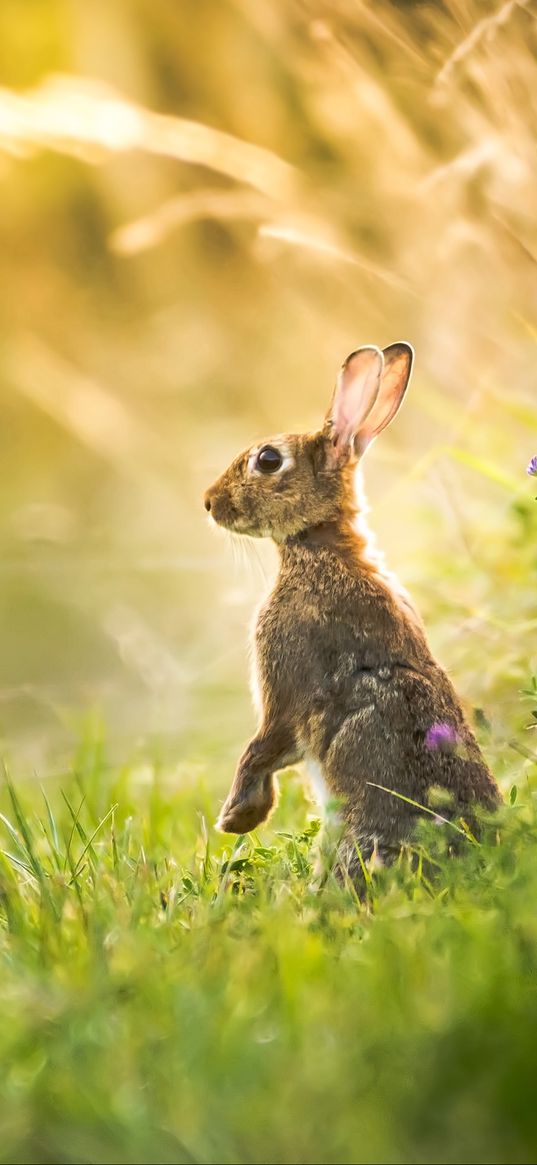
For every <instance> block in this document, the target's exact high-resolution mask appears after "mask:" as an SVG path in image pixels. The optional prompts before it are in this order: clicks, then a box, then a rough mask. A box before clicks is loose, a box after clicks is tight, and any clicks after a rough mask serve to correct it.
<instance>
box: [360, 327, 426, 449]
mask: <svg viewBox="0 0 537 1165" xmlns="http://www.w3.org/2000/svg"><path fill="white" fill-rule="evenodd" d="M383 357H384V371H383V373H382V377H381V381H380V388H379V391H378V394H377V397H376V400H375V403H374V405H373V408H372V409H371V410H370V412H368V414H367V417H366V418H365V421H364V423H363V425H362V426H361V427H360V431H359V432H358V433H357V435H356V442H355V447H356V452H357V454H358V455H361V454H362V453H364V452H365V450H366V449H367V446H368V445H369V444H370V442H371V441H372V440H373V439H374V438H375V437H377V436H378V434H379V433H381V432H382V430H383V429H385V428H386V426H387V425H389V423H390V421H393V418H394V416H395V414H396V413H397V412H398V411H399V409H400V407H401V404H402V403H403V397H404V395H405V392H406V390H407V388H408V384H409V381H410V374H411V372H412V364H413V361H414V349H413V348H412V346H411V344H407V343H406V342H405V341H404V340H401V341H400V342H399V343H397V344H390V346H389V348H385V349H384V352H383Z"/></svg>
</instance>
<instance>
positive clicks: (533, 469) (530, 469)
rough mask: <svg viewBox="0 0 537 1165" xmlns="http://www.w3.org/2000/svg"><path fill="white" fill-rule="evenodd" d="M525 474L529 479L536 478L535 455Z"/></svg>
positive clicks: (536, 459)
mask: <svg viewBox="0 0 537 1165" xmlns="http://www.w3.org/2000/svg"><path fill="white" fill-rule="evenodd" d="M526 473H528V474H529V476H530V477H537V453H536V454H535V457H532V459H531V461H530V463H529V465H528V468H527V470H526Z"/></svg>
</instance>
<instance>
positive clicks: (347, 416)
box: [325, 344, 384, 465]
mask: <svg viewBox="0 0 537 1165" xmlns="http://www.w3.org/2000/svg"><path fill="white" fill-rule="evenodd" d="M383 369H384V356H383V354H382V352H381V350H380V348H376V347H375V346H374V345H372V344H371V345H369V344H368V345H367V346H366V347H363V348H358V349H357V351H356V352H351V354H350V356H347V359H346V361H345V363H344V364H343V365H342V368H341V370H340V372H339V375H338V378H337V381H336V387H335V390H334V396H333V398H332V404H331V405H330V409H329V410H328V414H327V417H326V421H325V430H326V431H327V433H328V436H329V440H330V460H331V461H332V463H333V464H334V465H338V464H341V463H342V462H343V461H346V460H347V458H348V457H349V456H350V455H351V453H352V452H353V448H354V440H355V437H356V435H357V433H358V432H359V431H360V430H361V429H362V427H363V425H364V422H365V421H366V419H367V417H368V416H369V414H370V412H371V410H372V409H373V406H374V404H375V401H376V399H377V396H378V394H379V389H380V382H381V379H382V372H383Z"/></svg>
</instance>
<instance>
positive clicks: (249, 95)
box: [0, 0, 537, 775]
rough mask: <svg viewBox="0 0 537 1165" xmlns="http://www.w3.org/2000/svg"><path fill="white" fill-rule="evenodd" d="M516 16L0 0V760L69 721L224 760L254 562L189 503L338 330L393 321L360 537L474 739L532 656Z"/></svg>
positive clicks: (308, 399) (295, 411) (342, 347)
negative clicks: (402, 379)
mask: <svg viewBox="0 0 537 1165" xmlns="http://www.w3.org/2000/svg"><path fill="white" fill-rule="evenodd" d="M535 17H536V13H535V6H534V5H533V4H532V3H529V2H528V3H524V2H523V0H519V2H516V0H515V2H509V3H503V4H501V3H498V2H496V3H489V2H488V0H480V2H478V0H472V2H471V3H470V2H467V0H446V2H445V3H433V2H429V3H427V2H418V0H416V2H415V3H413V2H405V3H402V2H401V3H389V2H387V0H324V2H323V0H285V2H284V0H276V2H274V0H218V3H211V2H209V0H151V2H149V0H116V2H115V3H112V4H111V3H110V2H109V0H92V3H91V4H89V3H84V0H25V2H24V3H20V0H2V5H1V8H0V182H1V198H0V276H1V294H0V394H1V402H0V456H1V462H0V464H1V490H0V578H1V586H0V645H1V648H0V732H1V734H2V736H3V741H4V751H7V753H8V754H9V755H11V756H12V757H13V756H15V757H16V758H17V765H18V767H19V770H21V769H22V770H23V771H25V770H28V771H31V770H32V769H36V770H38V771H39V772H44V771H52V770H53V769H54V766H56V767H58V766H59V767H60V768H61V766H62V764H64V763H67V758H68V757H69V755H70V754H71V753H72V750H73V746H74V743H75V742H76V740H77V737H78V735H79V734H80V732H81V731H82V730H84V726H85V725H86V726H87V724H88V723H93V724H101V725H102V726H103V731H104V732H105V733H106V736H107V739H108V742H109V743H108V748H109V751H110V753H111V754H112V755H113V757H114V758H115V759H116V760H117V759H119V760H121V759H122V758H123V759H124V758H127V757H131V756H132V755H133V753H134V752H135V751H136V750H137V749H141V750H148V749H149V750H152V751H154V752H155V753H156V754H158V755H159V756H164V757H165V758H167V759H173V758H179V759H181V760H182V762H183V763H184V764H185V765H186V767H187V769H188V771H189V772H191V773H193V774H195V773H196V765H197V764H198V763H200V764H201V763H202V761H203V764H204V765H205V767H207V764H208V763H209V766H210V763H211V758H214V763H215V766H216V768H217V769H218V771H220V770H221V771H222V772H223V771H224V769H225V770H226V772H227V773H228V774H229V773H230V771H231V769H232V767H233V763H234V758H235V756H236V754H237V751H238V749H239V747H240V745H241V744H242V741H243V740H244V738H245V737H246V736H247V735H248V733H249V731H250V730H251V728H252V726H253V713H252V712H251V710H250V703H249V696H248V691H247V667H246V661H247V650H246V633H247V627H248V624H249V621H250V618H251V611H252V607H253V605H254V604H255V602H257V601H258V599H259V597H260V594H261V592H262V590H263V589H264V588H265V587H266V586H267V580H268V579H269V578H270V574H271V571H272V569H273V565H274V559H273V554H272V550H271V548H270V547H268V546H265V545H264V544H262V543H256V544H252V545H251V547H250V548H248V547H244V546H240V547H238V548H236V550H238V553H236V554H234V553H233V547H232V545H231V542H230V540H229V539H228V538H227V537H226V536H225V535H223V534H219V533H215V532H214V531H212V530H210V529H209V527H208V525H207V523H206V516H205V512H204V509H203V505H202V495H203V491H204V489H205V488H206V486H207V485H208V484H210V482H211V481H212V480H213V479H214V478H215V477H216V476H217V475H218V474H219V473H220V472H221V471H222V469H223V468H224V467H225V465H226V464H227V462H228V461H229V459H230V458H231V457H232V456H234V455H235V454H236V453H237V452H238V451H239V450H240V449H241V448H242V447H243V446H244V445H247V444H250V443H251V442H253V441H254V440H255V439H256V438H257V437H260V436H263V435H266V434H270V433H271V432H274V431H279V430H285V429H296V428H298V429H301V428H303V427H304V428H305V427H307V426H314V425H316V424H317V423H318V421H319V419H320V417H321V416H322V414H323V412H324V410H325V408H326V405H327V401H328V398H329V395H330V393H331V390H332V385H333V381H334V377H335V374H336V371H337V368H338V366H339V364H340V363H341V361H342V359H343V358H344V357H345V356H346V354H347V353H348V352H349V351H350V350H352V349H353V348H355V347H356V346H357V345H359V344H362V343H371V342H372V343H376V344H379V345H386V344H388V343H390V342H392V341H394V340H397V339H401V338H404V339H408V340H410V341H411V342H412V343H413V344H414V345H415V348H416V351H417V362H416V372H415V378H414V381H413V385H412V390H411V393H410V396H409V399H408V403H407V404H406V406H405V409H404V411H403V414H402V415H401V417H400V418H399V420H398V422H397V425H396V426H394V427H393V429H391V430H390V432H389V434H387V435H386V437H385V438H384V439H383V440H382V441H380V442H378V443H377V444H376V445H375V447H374V448H373V450H372V452H371V454H370V456H369V457H368V461H367V467H366V479H367V486H368V493H369V500H370V506H371V514H370V518H371V524H372V526H373V528H374V530H375V531H376V532H377V534H378V537H379V539H380V543H381V546H382V547H383V548H384V549H385V552H386V556H387V560H388V564H389V566H390V567H391V568H392V569H395V570H397V572H398V573H399V574H400V576H401V578H402V579H403V581H404V582H405V584H406V585H408V586H409V587H410V588H411V589H412V591H413V593H414V595H415V597H416V599H417V600H418V602H419V604H420V605H421V608H422V611H423V614H424V616H425V618H426V620H427V623H428V626H429V630H430V637H431V641H432V644H433V647H434V649H435V650H436V652H437V653H438V654H439V656H440V658H441V659H442V661H443V662H444V663H445V664H446V666H448V668H449V670H450V672H451V674H452V676H453V678H454V679H455V681H456V683H457V686H458V687H459V689H460V690H461V692H462V693H463V694H464V695H465V696H466V697H467V699H468V700H469V701H470V702H471V704H472V705H473V706H474V708H476V707H477V708H478V709H482V710H484V712H480V711H478V713H477V720H478V723H479V724H480V725H481V727H482V728H483V731H485V729H486V730H487V731H488V732H489V734H491V739H492V740H493V741H494V740H495V741H496V742H499V745H500V748H499V754H501V755H502V756H503V755H504V752H505V749H504V747H503V746H504V743H505V741H507V740H508V739H509V736H510V734H511V733H512V732H513V730H514V726H516V722H517V716H519V715H520V713H518V712H517V709H518V708H519V706H520V705H519V689H520V687H521V686H522V684H523V682H524V680H525V679H526V678H527V675H528V673H529V671H530V670H531V667H532V665H533V666H534V667H535V666H536V659H535V657H536V654H537V652H536V647H535V644H536V642H537V636H536V634H535V632H536V628H537V602H536V589H535V568H536V566H537V549H536V544H537V539H536V533H537V528H536V525H535V510H537V506H535V502H534V494H535V492H536V491H535V483H534V482H532V481H531V480H530V479H528V478H527V476H526V474H525V467H526V464H527V462H528V461H529V458H530V456H532V455H533V454H535V453H536V452H537V391H536V352H537V349H536V338H537V291H536V275H537V267H536V263H537V227H536V215H535V191H536V189H537V149H536V121H537V32H536V19H535ZM532 507H533V508H532ZM241 557H242V558H244V561H241ZM532 653H533V658H532ZM487 724H488V729H487ZM483 726H484V727H483ZM518 760H520V757H518ZM501 763H505V764H507V762H501ZM501 763H500V768H501ZM500 775H501V773H500Z"/></svg>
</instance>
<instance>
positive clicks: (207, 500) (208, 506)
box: [204, 494, 211, 514]
mask: <svg viewBox="0 0 537 1165" xmlns="http://www.w3.org/2000/svg"><path fill="white" fill-rule="evenodd" d="M204 505H205V509H206V510H207V513H208V514H210V512H211V498H210V495H209V494H205V499H204Z"/></svg>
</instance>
